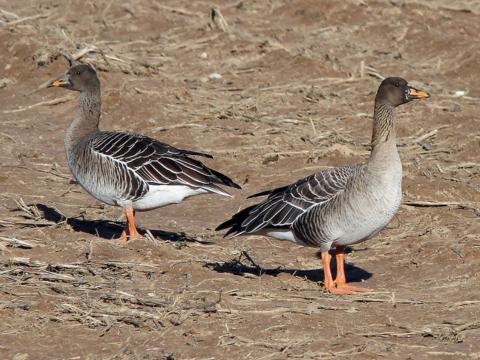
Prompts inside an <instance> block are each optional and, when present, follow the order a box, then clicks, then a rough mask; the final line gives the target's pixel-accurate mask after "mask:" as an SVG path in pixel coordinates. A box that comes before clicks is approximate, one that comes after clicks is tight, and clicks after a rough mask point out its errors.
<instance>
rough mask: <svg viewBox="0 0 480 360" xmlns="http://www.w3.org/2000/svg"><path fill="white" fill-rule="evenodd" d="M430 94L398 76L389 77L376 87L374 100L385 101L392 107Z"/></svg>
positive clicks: (424, 97)
mask: <svg viewBox="0 0 480 360" xmlns="http://www.w3.org/2000/svg"><path fill="white" fill-rule="evenodd" d="M429 97H430V94H429V93H427V92H426V91H423V90H419V89H416V88H414V87H413V86H411V85H409V84H408V82H407V80H405V79H402V78H400V77H389V78H386V79H385V80H383V81H382V83H381V84H380V87H379V88H378V92H377V96H376V102H380V103H387V104H389V105H391V106H393V107H397V106H399V105H402V104H406V103H408V102H410V101H412V100H415V99H426V98H429Z"/></svg>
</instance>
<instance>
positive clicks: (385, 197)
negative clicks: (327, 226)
mask: <svg viewBox="0 0 480 360" xmlns="http://www.w3.org/2000/svg"><path fill="white" fill-rule="evenodd" d="M401 200H402V190H401V187H397V188H394V187H391V188H389V189H388V191H385V192H384V193H383V194H375V195H373V196H371V197H370V198H368V199H364V200H363V201H361V202H359V203H358V206H355V207H354V208H356V209H357V210H356V211H352V212H351V214H349V215H348V216H345V217H344V219H343V221H342V222H343V224H341V226H339V228H340V229H342V231H341V234H339V236H338V237H337V238H336V240H335V241H334V245H351V244H355V243H358V242H362V241H364V240H367V239H369V238H370V237H372V236H374V235H375V234H377V233H378V232H379V231H380V230H382V229H383V228H384V227H385V226H387V224H388V223H389V222H390V220H392V218H393V217H394V215H395V214H396V212H397V210H398V208H399V207H400V204H401Z"/></svg>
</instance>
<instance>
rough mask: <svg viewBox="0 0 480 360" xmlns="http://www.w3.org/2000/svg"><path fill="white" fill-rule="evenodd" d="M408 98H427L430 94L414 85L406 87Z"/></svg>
mask: <svg viewBox="0 0 480 360" xmlns="http://www.w3.org/2000/svg"><path fill="white" fill-rule="evenodd" d="M407 96H408V98H409V100H413V99H427V98H429V97H430V94H429V93H427V92H426V91H423V90H418V89H415V88H414V87H411V86H410V87H409V89H408V95H407Z"/></svg>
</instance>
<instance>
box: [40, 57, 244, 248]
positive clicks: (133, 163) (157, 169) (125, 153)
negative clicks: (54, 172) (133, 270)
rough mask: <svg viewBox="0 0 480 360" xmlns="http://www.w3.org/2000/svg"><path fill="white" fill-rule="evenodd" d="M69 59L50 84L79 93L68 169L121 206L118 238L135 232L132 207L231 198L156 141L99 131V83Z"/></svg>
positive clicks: (183, 154)
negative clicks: (122, 226)
mask: <svg viewBox="0 0 480 360" xmlns="http://www.w3.org/2000/svg"><path fill="white" fill-rule="evenodd" d="M69 61H70V65H71V67H70V69H69V70H68V71H67V72H66V73H65V74H63V75H62V76H60V77H59V78H58V79H57V80H55V81H53V82H52V83H51V84H50V85H49V87H63V88H66V89H69V90H75V91H79V92H80V105H79V107H78V109H77V113H76V115H75V117H74V119H73V121H72V123H71V125H70V127H69V128H68V130H67V132H66V135H65V150H66V153H67V160H68V165H69V167H70V170H71V171H72V174H73V176H74V178H75V179H76V180H77V181H78V183H79V184H80V185H81V186H82V187H83V188H84V189H85V190H86V191H87V192H88V193H89V194H90V195H92V196H93V197H95V198H96V199H98V200H100V201H102V202H104V203H106V204H109V205H115V206H120V207H122V208H124V209H125V214H126V217H127V223H126V225H125V230H124V231H123V234H122V236H121V238H120V239H121V240H123V241H127V240H128V239H131V238H136V237H138V236H140V234H139V233H138V231H137V228H136V225H135V210H139V211H144V210H151V209H156V208H159V207H162V206H166V205H169V204H176V203H180V202H181V201H183V200H184V199H185V198H187V197H190V196H193V195H198V194H205V193H216V194H220V195H225V196H230V195H229V194H228V193H227V192H226V191H225V190H223V189H222V188H221V187H220V186H219V185H226V186H230V187H234V188H237V189H240V186H238V185H237V184H235V183H234V182H233V181H232V180H231V179H230V178H228V177H227V176H225V175H223V174H221V173H219V172H217V171H215V170H213V169H210V168H208V167H207V166H205V165H204V164H202V163H201V162H200V161H198V160H195V159H192V158H191V157H190V156H192V155H193V156H204V157H208V158H211V157H212V156H210V155H208V154H203V153H199V152H195V151H190V150H180V149H176V148H174V147H172V146H170V145H167V144H164V143H161V142H159V141H157V140H155V139H152V138H149V137H146V136H143V135H139V134H131V133H127V132H111V131H99V128H98V124H99V122H100V107H101V99H100V81H99V80H98V77H97V74H96V72H95V70H94V69H93V68H92V67H91V66H89V65H85V64H77V63H75V62H73V61H72V60H71V59H70V60H69Z"/></svg>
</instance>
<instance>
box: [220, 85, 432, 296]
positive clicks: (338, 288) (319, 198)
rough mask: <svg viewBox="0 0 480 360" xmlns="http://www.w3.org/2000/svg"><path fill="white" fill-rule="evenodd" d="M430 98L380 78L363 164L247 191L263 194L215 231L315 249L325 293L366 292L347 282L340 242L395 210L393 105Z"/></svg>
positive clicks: (362, 236) (361, 236) (356, 238)
mask: <svg viewBox="0 0 480 360" xmlns="http://www.w3.org/2000/svg"><path fill="white" fill-rule="evenodd" d="M429 96H430V95H429V94H428V93H426V92H425V91H420V90H417V89H415V88H413V87H411V86H410V85H409V84H408V83H407V81H405V80H404V79H402V78H398V77H391V78H387V79H385V80H384V81H383V82H382V83H381V84H380V87H379V89H378V92H377V95H376V97H375V109H374V120H373V134H372V151H371V154H370V158H369V159H368V161H367V163H366V164H360V165H352V166H340V167H335V168H330V169H325V170H322V171H319V172H317V173H315V174H313V175H310V176H308V177H306V178H304V179H301V180H298V181H297V182H295V183H293V184H291V185H288V186H285V187H281V188H278V189H274V190H269V191H264V192H261V193H258V194H255V195H252V196H251V197H256V196H263V195H268V197H267V199H265V200H264V201H262V202H261V203H259V204H256V205H253V206H250V207H247V208H246V209H243V210H242V211H240V212H238V213H237V214H235V215H233V217H232V218H231V219H230V220H228V221H226V222H224V223H223V224H221V225H219V226H218V228H217V230H222V229H229V230H228V232H227V233H226V234H225V237H226V238H233V237H235V236H239V235H247V234H258V235H267V236H270V237H273V238H275V239H278V240H288V241H292V242H294V243H297V244H300V245H304V246H312V247H319V248H320V251H321V254H322V263H323V269H324V273H325V280H324V287H325V288H326V289H327V290H328V291H330V292H331V293H334V294H353V293H357V292H364V291H369V289H364V288H359V287H356V286H352V285H349V284H347V280H346V277H345V270H344V250H345V246H347V245H352V244H356V243H359V242H361V241H364V240H367V239H368V238H370V237H372V236H373V235H375V234H376V233H378V232H379V231H380V230H381V229H383V228H384V227H385V226H386V225H387V224H388V223H389V222H390V220H391V219H392V217H393V216H394V215H395V213H396V212H397V210H398V208H399V206H400V203H401V198H402V164H401V162H400V157H399V155H398V151H397V146H396V142H395V127H394V118H395V108H396V107H397V106H399V105H402V104H405V103H407V102H409V101H411V100H414V99H421V98H428V97H429ZM331 248H336V257H337V276H336V279H335V280H333V278H332V273H331V270H330V260H331V255H330V254H329V250H330V249H331Z"/></svg>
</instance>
